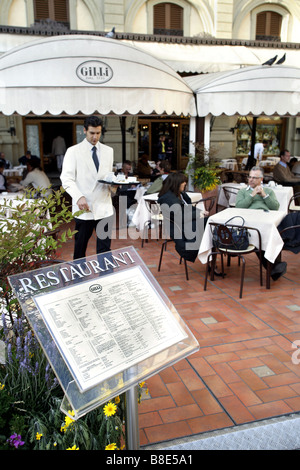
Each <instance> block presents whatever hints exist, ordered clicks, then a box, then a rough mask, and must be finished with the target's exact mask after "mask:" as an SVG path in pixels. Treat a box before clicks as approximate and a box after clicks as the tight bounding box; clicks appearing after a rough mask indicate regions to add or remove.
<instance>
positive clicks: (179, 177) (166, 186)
mask: <svg viewBox="0 0 300 470" xmlns="http://www.w3.org/2000/svg"><path fill="white" fill-rule="evenodd" d="M187 182H188V177H187V176H186V175H185V174H184V173H183V172H181V171H179V172H178V173H170V174H169V175H168V176H167V178H166V179H165V180H164V182H163V185H162V188H161V190H160V192H159V194H158V197H161V196H162V195H163V194H166V193H167V192H168V191H172V193H174V194H175V195H176V196H177V197H179V196H180V191H179V188H180V185H181V184H182V183H187Z"/></svg>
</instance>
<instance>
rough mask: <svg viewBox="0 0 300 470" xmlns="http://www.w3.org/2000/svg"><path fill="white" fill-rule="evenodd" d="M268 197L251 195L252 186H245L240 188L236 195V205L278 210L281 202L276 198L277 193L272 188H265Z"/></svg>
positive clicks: (246, 207) (244, 207) (245, 207)
mask: <svg viewBox="0 0 300 470" xmlns="http://www.w3.org/2000/svg"><path fill="white" fill-rule="evenodd" d="M264 191H265V193H266V194H267V196H266V197H264V198H263V197H262V196H259V194H256V195H255V196H253V197H252V196H251V194H252V188H250V187H248V188H243V189H240V190H239V192H238V193H237V196H236V202H235V207H239V208H243V209H265V210H268V211H278V209H279V202H278V201H277V199H276V196H275V193H274V191H273V190H272V189H271V188H264Z"/></svg>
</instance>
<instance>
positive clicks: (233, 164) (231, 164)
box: [220, 159, 238, 171]
mask: <svg viewBox="0 0 300 470" xmlns="http://www.w3.org/2000/svg"><path fill="white" fill-rule="evenodd" d="M220 168H226V169H227V170H233V171H235V170H238V164H237V161H236V160H234V159H223V160H221V162H220Z"/></svg>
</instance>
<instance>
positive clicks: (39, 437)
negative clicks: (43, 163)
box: [35, 432, 43, 441]
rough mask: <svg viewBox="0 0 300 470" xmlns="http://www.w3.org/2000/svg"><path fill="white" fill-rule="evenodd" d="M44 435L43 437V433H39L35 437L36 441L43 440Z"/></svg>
mask: <svg viewBox="0 0 300 470" xmlns="http://www.w3.org/2000/svg"><path fill="white" fill-rule="evenodd" d="M42 435H43V434H42V433H39V432H37V433H36V436H35V438H36V440H37V441H39V440H40V439H41V437H42Z"/></svg>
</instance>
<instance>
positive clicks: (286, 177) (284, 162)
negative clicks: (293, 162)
mask: <svg viewBox="0 0 300 470" xmlns="http://www.w3.org/2000/svg"><path fill="white" fill-rule="evenodd" d="M290 158H291V154H290V152H289V150H287V149H285V150H282V151H281V152H280V161H279V162H278V163H277V165H275V166H274V169H273V178H274V180H275V181H276V182H277V183H280V184H282V185H283V186H293V190H294V194H296V193H299V192H300V176H296V175H294V174H293V173H292V171H291V170H290V168H289V165H288V164H289V161H290ZM299 202H300V201H298V203H299Z"/></svg>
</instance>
